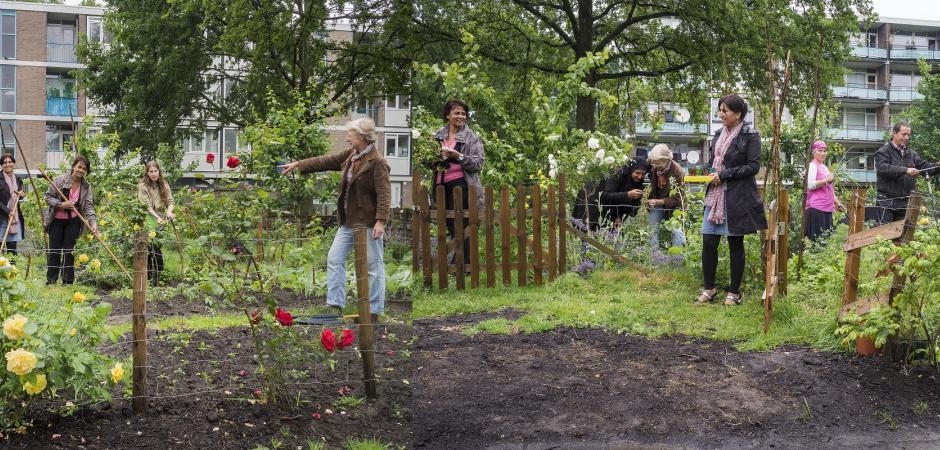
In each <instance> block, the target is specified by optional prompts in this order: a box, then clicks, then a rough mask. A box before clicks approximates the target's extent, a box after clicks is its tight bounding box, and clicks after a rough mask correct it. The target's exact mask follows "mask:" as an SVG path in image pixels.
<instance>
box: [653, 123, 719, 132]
mask: <svg viewBox="0 0 940 450" xmlns="http://www.w3.org/2000/svg"><path fill="white" fill-rule="evenodd" d="M707 132H708V125H707V124H704V123H679V122H665V123H663V127H662V128H661V129H660V130H659V134H698V133H707ZM652 133H653V126H652V125H650V124H648V123H637V124H636V134H652Z"/></svg>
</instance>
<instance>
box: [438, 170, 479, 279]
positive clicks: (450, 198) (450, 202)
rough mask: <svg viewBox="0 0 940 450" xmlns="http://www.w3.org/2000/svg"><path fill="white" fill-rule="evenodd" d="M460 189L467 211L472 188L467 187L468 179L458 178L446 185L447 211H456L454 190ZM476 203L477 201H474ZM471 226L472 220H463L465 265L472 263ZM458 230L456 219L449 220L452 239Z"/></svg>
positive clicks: (448, 232) (448, 231) (448, 230)
mask: <svg viewBox="0 0 940 450" xmlns="http://www.w3.org/2000/svg"><path fill="white" fill-rule="evenodd" d="M457 187H460V191H461V195H460V197H461V200H462V201H463V209H464V211H466V210H467V202H469V201H470V188H469V187H468V186H467V179H466V178H458V179H456V180H454V181H450V182H447V183H444V203H445V207H446V208H447V209H450V210H452V209H454V188H457ZM473 201H476V199H473ZM469 226H470V219H463V230H464V231H463V235H464V239H463V261H464V263H467V264H469V263H470V237H469V236H470V234H469V233H470V230H469V229H468V228H467V227H469ZM455 233H456V228H455V227H454V219H447V235H448V236H450V237H451V238H453V237H455V236H454V234H455Z"/></svg>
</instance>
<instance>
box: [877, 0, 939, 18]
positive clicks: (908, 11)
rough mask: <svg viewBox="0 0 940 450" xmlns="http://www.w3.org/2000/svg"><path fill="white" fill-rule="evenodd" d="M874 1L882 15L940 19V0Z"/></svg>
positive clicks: (879, 13)
mask: <svg viewBox="0 0 940 450" xmlns="http://www.w3.org/2000/svg"><path fill="white" fill-rule="evenodd" d="M872 3H873V4H874V5H875V12H877V13H878V15H880V16H882V17H892V18H898V19H923V20H940V0H872Z"/></svg>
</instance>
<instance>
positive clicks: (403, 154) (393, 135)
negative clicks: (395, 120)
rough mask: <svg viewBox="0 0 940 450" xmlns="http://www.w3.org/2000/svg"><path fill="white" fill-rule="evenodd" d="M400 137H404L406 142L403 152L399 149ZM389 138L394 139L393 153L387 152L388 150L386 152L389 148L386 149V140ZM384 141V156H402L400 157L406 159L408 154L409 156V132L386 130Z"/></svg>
mask: <svg viewBox="0 0 940 450" xmlns="http://www.w3.org/2000/svg"><path fill="white" fill-rule="evenodd" d="M402 137H404V138H405V140H406V141H407V142H408V144H407V146H406V147H405V151H404V152H402V151H401V150H402V149H401V138H402ZM389 139H394V140H395V152H394V154H389V152H388V150H389V149H388V141H389ZM384 142H385V157H387V158H402V159H407V158H408V157H409V156H411V133H388V132H386V133H385V140H384Z"/></svg>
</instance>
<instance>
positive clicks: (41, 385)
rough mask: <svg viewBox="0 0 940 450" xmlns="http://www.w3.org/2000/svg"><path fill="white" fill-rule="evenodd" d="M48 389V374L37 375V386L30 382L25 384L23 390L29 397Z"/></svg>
mask: <svg viewBox="0 0 940 450" xmlns="http://www.w3.org/2000/svg"><path fill="white" fill-rule="evenodd" d="M45 388H46V374H43V373H41V374H39V375H36V384H33V383H30V382H29V381H27V382H25V383H23V390H24V391H26V393H27V394H29V395H36V394H38V393H40V392H42V390H43V389H45Z"/></svg>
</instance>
